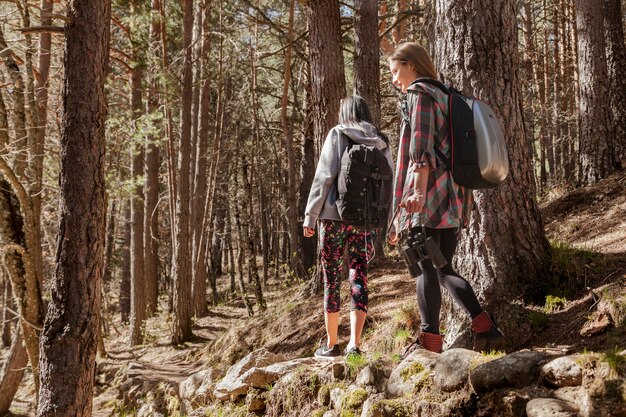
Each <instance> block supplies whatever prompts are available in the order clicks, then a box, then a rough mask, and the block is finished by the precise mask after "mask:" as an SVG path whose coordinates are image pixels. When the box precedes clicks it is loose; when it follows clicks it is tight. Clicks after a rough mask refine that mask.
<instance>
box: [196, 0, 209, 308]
mask: <svg viewBox="0 0 626 417" xmlns="http://www.w3.org/2000/svg"><path fill="white" fill-rule="evenodd" d="M203 7H204V17H203V20H202V33H203V36H202V43H201V45H202V49H201V55H200V62H201V71H200V80H199V82H200V85H201V88H200V103H199V105H200V122H199V123H200V129H199V132H198V140H197V148H198V150H197V152H196V160H195V165H196V169H195V175H196V178H195V181H194V192H193V198H192V204H193V210H192V212H193V220H192V221H193V228H192V229H193V232H194V237H193V264H194V270H193V285H192V293H193V309H194V315H195V316H196V317H203V316H205V315H206V313H207V300H206V280H207V274H206V257H205V249H206V246H207V243H208V242H207V236H206V235H207V227H206V226H207V225H206V221H205V207H206V205H207V191H208V184H207V151H208V142H209V134H210V126H211V120H210V117H211V79H210V72H209V63H210V62H211V37H210V36H209V32H210V31H211V1H210V0H205V1H204V6H203ZM203 226H204V227H203Z"/></svg>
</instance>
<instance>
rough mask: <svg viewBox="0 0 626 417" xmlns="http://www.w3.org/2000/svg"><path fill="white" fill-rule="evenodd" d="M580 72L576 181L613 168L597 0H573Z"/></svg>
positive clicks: (589, 181)
mask: <svg viewBox="0 0 626 417" xmlns="http://www.w3.org/2000/svg"><path fill="white" fill-rule="evenodd" d="M575 4H576V28H577V30H578V72H579V76H580V107H579V115H578V130H579V132H580V133H579V135H580V157H579V170H580V176H579V178H580V183H581V185H586V184H594V183H596V182H598V181H599V180H601V179H602V178H606V177H607V176H608V175H609V174H610V173H611V172H613V170H614V169H615V167H616V166H615V147H614V146H615V143H614V138H613V132H612V127H611V108H610V101H609V100H607V98H608V97H610V96H609V83H608V70H607V62H606V46H605V45H606V42H605V39H604V18H603V15H604V13H603V6H602V1H601V0H576V2H575Z"/></svg>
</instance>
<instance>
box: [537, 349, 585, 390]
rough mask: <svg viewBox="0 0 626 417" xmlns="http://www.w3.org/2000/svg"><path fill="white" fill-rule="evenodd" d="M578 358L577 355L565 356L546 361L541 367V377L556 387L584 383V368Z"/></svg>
mask: <svg viewBox="0 0 626 417" xmlns="http://www.w3.org/2000/svg"><path fill="white" fill-rule="evenodd" d="M576 359H577V356H563V357H561V358H556V359H554V360H552V361H550V362H548V363H546V364H545V365H544V366H543V367H542V368H541V379H542V380H543V381H544V382H547V383H548V385H551V386H553V387H556V388H562V387H575V386H578V385H580V384H582V383H583V370H582V368H581V367H580V365H578V363H577V362H576Z"/></svg>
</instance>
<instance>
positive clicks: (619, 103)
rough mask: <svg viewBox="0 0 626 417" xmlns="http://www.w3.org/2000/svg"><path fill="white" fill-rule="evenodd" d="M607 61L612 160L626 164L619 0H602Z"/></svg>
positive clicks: (625, 51) (625, 50)
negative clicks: (613, 157) (612, 132)
mask: <svg viewBox="0 0 626 417" xmlns="http://www.w3.org/2000/svg"><path fill="white" fill-rule="evenodd" d="M603 5H604V20H605V25H606V61H607V66H608V68H607V69H608V75H609V100H610V104H611V115H612V124H613V128H614V135H615V136H614V137H615V142H614V144H615V160H616V163H617V164H619V165H621V167H622V168H624V167H626V76H624V71H625V70H626V44H625V42H626V41H625V40H624V25H623V22H622V16H623V13H622V10H623V9H622V5H621V2H620V0H605V1H604V2H603Z"/></svg>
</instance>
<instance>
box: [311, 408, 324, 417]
mask: <svg viewBox="0 0 626 417" xmlns="http://www.w3.org/2000/svg"><path fill="white" fill-rule="evenodd" d="M326 411H328V408H326V407H322V408H318V409H317V410H315V411H313V412H312V413H311V417H323V416H324V413H325V412H326Z"/></svg>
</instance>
